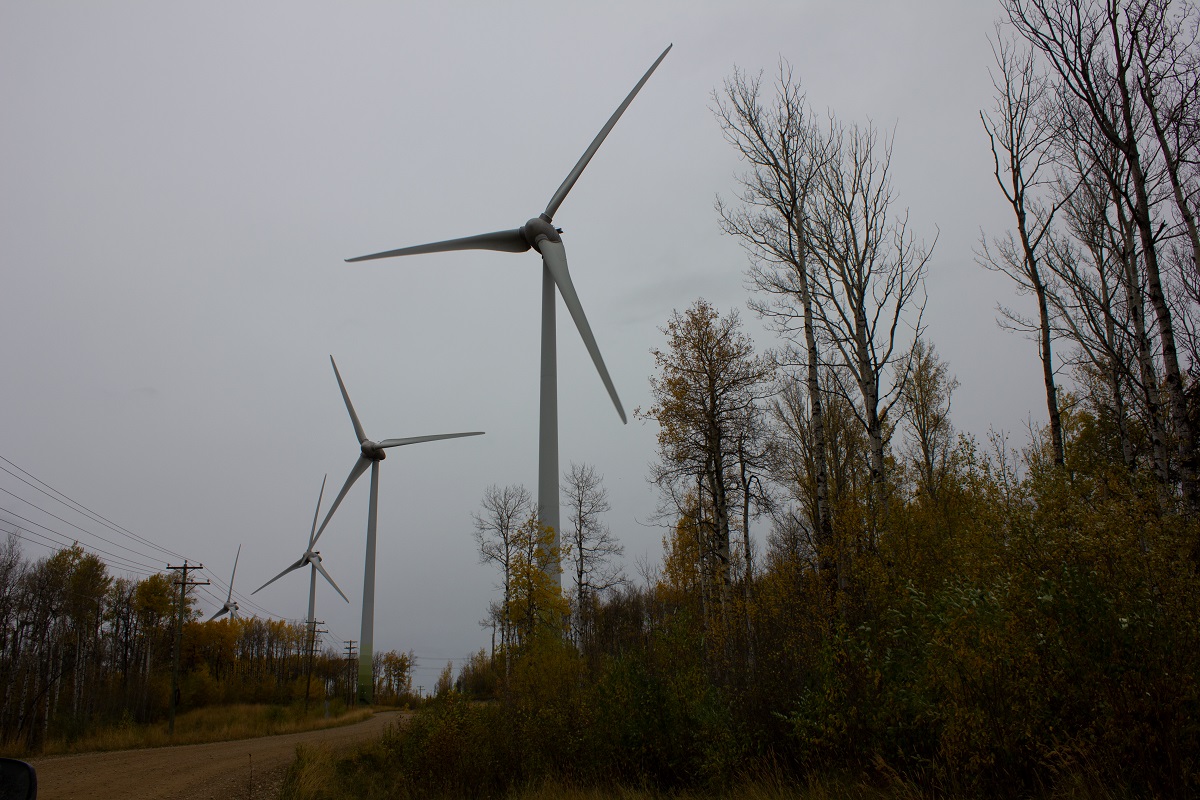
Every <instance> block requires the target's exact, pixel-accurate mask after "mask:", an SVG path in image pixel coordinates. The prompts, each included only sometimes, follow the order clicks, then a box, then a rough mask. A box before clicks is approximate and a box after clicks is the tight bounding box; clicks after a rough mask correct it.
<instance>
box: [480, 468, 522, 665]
mask: <svg viewBox="0 0 1200 800" xmlns="http://www.w3.org/2000/svg"><path fill="white" fill-rule="evenodd" d="M533 509H534V505H533V497H532V496H531V495H530V494H529V490H528V489H526V488H525V487H524V486H505V487H503V488H501V487H499V486H495V485H492V486H489V487H488V488H487V489H486V490H485V491H484V493H483V500H481V501H480V503H479V511H477V512H475V513H473V514H472V515H471V518H472V520H473V521H474V523H475V542H476V544H477V545H478V546H479V560H480V563H483V564H492V565H494V566H496V567H497V568H498V569H499V570H500V573H501V589H502V590H503V594H504V599H503V601H502V602H501V603H500V606H499V608H500V612H501V613H500V619H499V627H500V643H501V646H502V647H507V646H509V645H511V644H512V643H513V642H512V634H513V620H512V619H510V616H509V613H508V611H509V609H510V608H511V607H512V599H513V578H514V575H513V569H514V566H515V565H516V562H517V559H518V557H519V556H520V529H521V526H522V525H523V524H524V523H525V522H526V521H527V520H528V519H529V518H530V516H531V515H532V514H533Z"/></svg>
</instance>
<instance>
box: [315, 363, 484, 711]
mask: <svg viewBox="0 0 1200 800" xmlns="http://www.w3.org/2000/svg"><path fill="white" fill-rule="evenodd" d="M329 361H330V363H331V364H333V374H334V375H335V376H336V377H337V382H338V388H340V389H341V390H342V399H343V400H345V401H346V411H348V412H350V422H351V423H352V424H353V425H354V435H355V436H356V437H358V445H359V450H360V454H359V456H358V460H357V461H355V462H354V466H353V467H352V468H351V469H350V477H348V478H347V479H346V484H345V485H344V486H343V487H342V490H341V491H340V492H338V496H337V498H336V499H335V500H334V501H333V505H331V506H330V507H329V511H328V512H327V513H326V514H325V521H324V522H322V523H321V527H320V528H318V529H317V533H316V536H315V537H314V538H313V543H314V544H315V543H316V540H317V539H319V538H320V537H321V534H322V533H323V532H324V531H325V526H326V525H328V524H329V520H330V518H332V517H333V512H335V511H337V508H338V506H339V505H341V503H342V498H344V497H345V496H346V492H348V491H350V487H351V486H353V485H354V482H355V481H357V480H358V479H359V478H360V477H362V474H363V473H364V472H366V471H367V467H368V466H369V467H370V468H371V500H370V505H369V506H368V510H367V558H366V566H365V567H364V570H363V606H362V632H361V633H360V634H359V642H358V696H359V699H360V700H362V701H363V702H366V703H370V702H371V701H372V699H373V698H374V694H375V686H374V682H373V681H372V680H371V658H372V656H373V655H374V653H373V652H372V647H373V645H374V638H375V530H376V523H377V522H378V519H379V462H380V461H383V459H385V458H386V457H387V453H386V452H384V451H385V450H386V449H387V448H389V447H401V446H403V445H406V444H418V443H420V442H433V441H437V440H439V439H457V438H459V437H461V436H482V435H483V433H484V432H483V431H471V432H469V433H436V434H433V435H431V436H410V437H407V438H404V439H384V440H383V441H381V442H375V441H372V440H370V439H368V438H367V434H366V433H364V432H363V426H362V423H361V422H359V421H358V414H356V413H354V405H353V404H352V403H351V402H350V395H349V394H348V393H347V392H346V384H345V383H343V382H342V374H341V373H340V372H338V368H337V362H336V361H334V360H333V356H330V357H329ZM311 547H312V546H311V545H310V546H309V549H311Z"/></svg>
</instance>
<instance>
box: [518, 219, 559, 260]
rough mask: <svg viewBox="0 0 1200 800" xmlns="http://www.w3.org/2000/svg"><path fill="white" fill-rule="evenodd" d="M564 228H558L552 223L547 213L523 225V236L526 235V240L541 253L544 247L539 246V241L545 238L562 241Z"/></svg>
mask: <svg viewBox="0 0 1200 800" xmlns="http://www.w3.org/2000/svg"><path fill="white" fill-rule="evenodd" d="M560 233H562V228H556V227H554V226H553V225H551V224H550V219H549V217H547V216H546V215H545V214H542V215H541V216H538V217H534V218H533V219H531V220H529V221H528V222H526V223H525V224H524V225H523V226H521V236H523V237H525V241H526V242H528V243H529V246H530V247H532V248H533V249H534V250H537V251H538V252H539V253H540V252H542V249H541V248H540V247H538V243H539V242H541V241H542V240H543V239H549V240H550V241H552V242H558V243H560V244H561V243H562V237H561V236H559V234H560Z"/></svg>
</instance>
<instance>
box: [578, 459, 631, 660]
mask: <svg viewBox="0 0 1200 800" xmlns="http://www.w3.org/2000/svg"><path fill="white" fill-rule="evenodd" d="M563 500H564V501H565V503H564V506H565V507H566V510H567V515H566V516H567V520H566V522H567V526H568V528H567V530H566V532H565V535H564V536H563V543H564V545H565V548H564V549H565V550H566V552H565V553H564V554H563V555H564V557H565V559H566V560H568V561H570V562H571V564H572V566H573V568H574V572H575V575H574V578H575V603H574V606H575V608H574V609H573V610H574V614H573V616H574V620H573V625H572V628H573V631H574V634H575V642H576V644H577V645H580V646H582V645H583V644H584V643H585V642H586V640H587V638H588V634H589V631H590V629H591V620H592V616H593V606H594V604H595V602H596V600H597V596H598V595H599V594H601V593H603V592H606V591H608V590H610V589H613V588H615V587H617V586H620V585H623V584H624V583H625V582H626V581H625V576H624V575H623V574H622V572H621V565H620V564H618V563H617V562H616V559H618V558H620V557H621V556H622V555H624V553H625V548H624V546H622V544H621V543H620V542H619V541H617V538H616V537H615V536H613V534H612V531H610V530H609V529H608V526H607V525H605V524H604V522H603V520H602V519H601V515H603V514H606V513H607V512H608V511H610V510H611V509H612V505H611V504H610V503H609V502H608V490H607V489H605V488H604V478H603V476H601V475H600V473H598V472H596V468H595V467H593V466H591V465H590V464H575V463H572V464H571V467H570V469H568V470H567V471H566V473H565V474H564V475H563Z"/></svg>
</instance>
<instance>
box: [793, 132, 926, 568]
mask: <svg viewBox="0 0 1200 800" xmlns="http://www.w3.org/2000/svg"><path fill="white" fill-rule="evenodd" d="M828 145H829V148H830V150H829V152H830V160H829V162H828V164H827V165H826V166H825V167H824V168H823V169H822V170H821V171H820V173H819V178H820V179H819V184H818V187H817V199H818V202H817V204H816V207H815V209H814V211H813V214H812V217H811V243H812V246H811V252H812V255H813V257H814V259H815V260H816V263H817V269H815V270H814V273H813V274H814V277H815V281H814V284H813V285H814V295H815V297H816V300H817V303H816V306H815V311H816V315H817V324H818V326H819V327H820V329H821V333H822V336H823V338H824V339H825V340H826V341H828V342H829V347H830V350H831V352H832V354H833V355H834V356H835V357H836V362H835V363H836V364H837V367H838V369H835V370H831V371H830V373H829V374H830V375H831V376H832V377H833V378H834V381H833V383H832V385H831V387H830V389H831V391H837V392H838V393H839V394H841V395H842V396H843V397H845V398H846V399H847V400H849V401H850V405H851V408H852V409H853V411H854V415H855V417H856V418H857V419H858V422H859V424H860V425H861V426H862V428H863V431H864V433H865V434H866V437H867V443H868V464H869V468H870V476H871V481H870V489H869V499H870V513H871V515H872V519H871V520H870V522H869V530H868V532H867V536H868V546H869V547H870V548H872V549H873V548H874V545H875V535H876V532H877V530H878V525H879V520H880V518H881V517H882V516H886V514H885V513H884V506H885V504H886V502H887V489H888V483H887V475H886V463H887V462H886V460H885V458H884V451H885V447H886V444H887V441H886V439H887V436H888V430H889V425H888V415H889V413H890V412H891V410H892V408H893V406H895V404H896V403H897V402H899V399H900V392H901V391H902V390H903V388H904V384H905V382H906V381H907V380H908V375H909V371H910V369H911V353H912V347H911V342H912V341H915V340H916V339H918V338H920V333H921V318H922V316H923V313H924V309H925V272H926V267H927V265H928V263H929V258H930V255H931V253H932V252H933V249H932V245H931V246H930V247H928V248H927V247H926V246H925V245H924V244H923V243H918V242H917V241H916V239H915V237H914V236H913V233H912V231H911V230H910V229H909V225H908V214H907V212H904V213H903V214H897V213H896V212H895V209H893V207H892V206H893V202H894V200H895V192H894V189H893V187H892V181H891V174H890V173H891V161H892V145H891V140H890V139H889V140H887V141H882V140H881V139H880V136H879V132H878V131H877V130H876V129H875V128H874V126H872V125H870V124H867V125H851V126H848V127H847V126H844V125H842V124H840V123H837V122H836V121H835V122H834V123H833V125H832V127H831V131H830V133H829V140H828ZM935 244H936V241H935ZM905 328H907V330H905Z"/></svg>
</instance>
